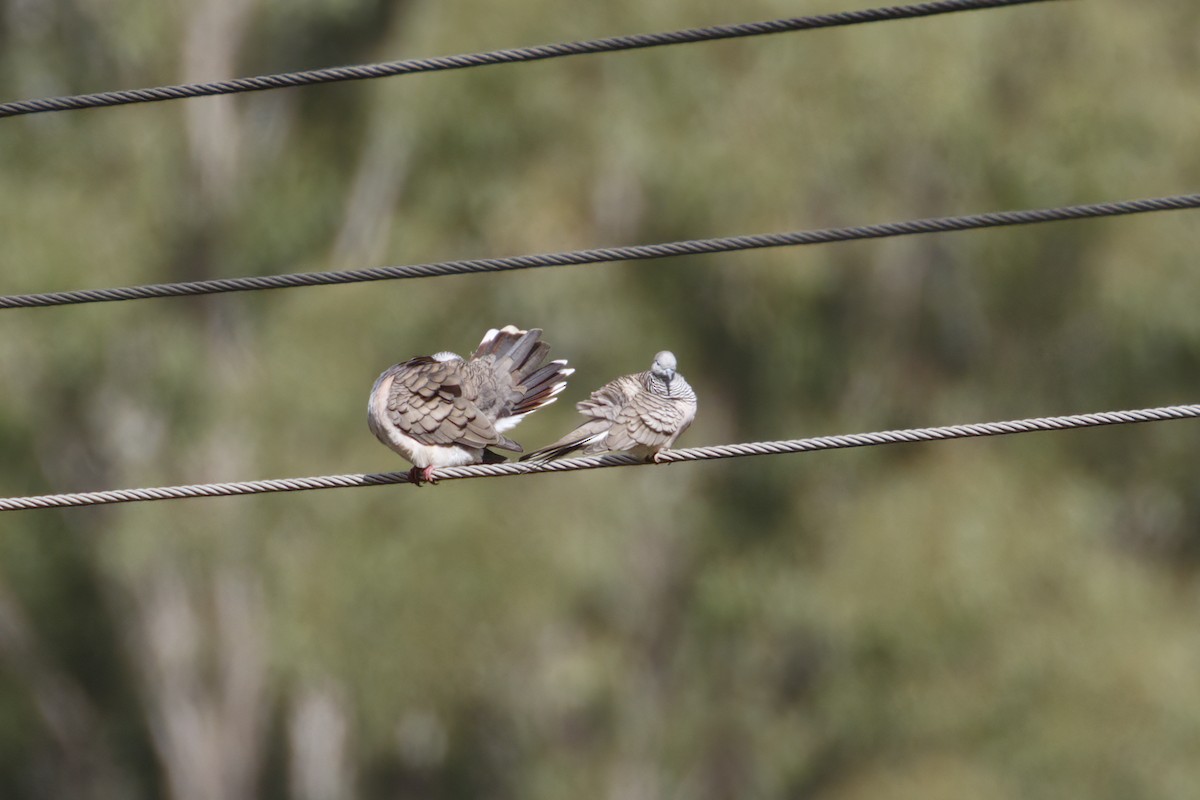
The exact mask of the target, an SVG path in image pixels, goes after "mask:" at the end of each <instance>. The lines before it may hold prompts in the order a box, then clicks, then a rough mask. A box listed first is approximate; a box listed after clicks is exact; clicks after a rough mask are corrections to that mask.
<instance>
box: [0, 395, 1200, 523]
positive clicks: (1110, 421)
mask: <svg viewBox="0 0 1200 800" xmlns="http://www.w3.org/2000/svg"><path fill="white" fill-rule="evenodd" d="M1196 417H1200V405H1180V406H1165V407H1162V408H1143V409H1139V410H1134V411H1101V412H1099V413H1095V414H1073V415H1068V416H1060V417H1037V418H1034V419H1018V420H1009V421H1006V422H980V423H974V424H967V425H945V426H942V427H936V428H910V429H907V430H895V431H877V432H873V433H852V434H846V435H841V436H817V437H814V438H809V439H788V440H784V441H775V442H747V443H744V444H725V445H713V446H709V447H688V448H683V449H680V450H666V451H663V452H662V453H660V454H659V460H660V461H661V462H663V463H674V462H677V461H706V460H710V459H717V458H741V457H747V456H765V455H777V454H782V453H807V452H812V451H816V450H841V449H845V448H849V447H871V446H876V445H884V444H897V443H901V442H929V441H944V440H948V439H964V438H970V437H979V436H1004V435H1007V434H1013V433H1031V432H1034V431H1054V430H1068V429H1072V428H1093V427H1098V426H1101V425H1128V424H1132V423H1137V422H1160V421H1165V420H1172V419H1194V418H1196ZM646 463H647V462H645V461H642V460H641V459H638V458H636V457H634V456H629V455H604V456H586V457H583V458H564V459H560V460H557V461H509V462H505V463H503V464H478V465H475V466H469V467H441V468H438V469H436V470H435V477H436V478H437V479H438V480H439V481H444V480H458V479H462V478H496V477H501V476H505V475H531V474H535V473H540V472H570V471H575V470H581V469H597V468H601V467H626V466H635V465H640V464H646ZM393 483H411V479H410V478H409V475H408V473H407V472H382V473H373V474H365V475H324V476H320V477H313V478H282V479H277V480H266V481H243V482H237V483H207V484H198V485H193V486H161V487H157V488H151V489H115V490H109V491H99V492H79V493H75V494H49V495H40V496H34V497H6V498H0V511H17V510H22V509H37V508H64V507H70V506H93V505H104V504H111V503H133V502H139V501H148V500H179V499H183V498H190V497H228V496H232V495H246V494H264V493H270V492H300V491H309V490H315V489H337V488H346V487H353V486H382V485H386V484H393Z"/></svg>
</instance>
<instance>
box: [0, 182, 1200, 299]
mask: <svg viewBox="0 0 1200 800" xmlns="http://www.w3.org/2000/svg"><path fill="white" fill-rule="evenodd" d="M1188 208H1200V194H1185V195H1174V196H1170V197H1153V198H1147V199H1142V200H1120V201H1116V202H1111V203H1092V204H1087V205H1076V206H1061V207H1057V208H1040V209H1028V210H1023V211H996V212H991V213H985V214H968V215H965V216H957V217H932V218H928V219H916V220H908V221H905V222H888V223H883V224H879V225H861V226H854V227H846V228H824V229H817V230H807V231H793V232H791V233H764V234H757V235H750V236H728V237H723V238H718V239H686V240H683V241H677V242H665V243H662V244H644V245H632V246H628V247H605V248H598V249H593V250H573V251H568V252H563V253H542V254H538V255H525V256H510V257H506V258H476V259H464V260H459V261H439V262H434V263H429V264H412V265H406V266H396V267H374V268H371V269H358V270H334V271H329V272H296V273H290V274H284V275H262V276H255V277H248V278H216V279H211V280H203V281H187V282H182V283H156V284H146V285H142V286H127V287H123V288H116V289H81V290H75V291H67V292H43V293H40V294H13V295H0V309H6V308H34V307H44V306H65V305H77V304H80V303H107V302H115V301H119V300H144V299H147V298H152V297H183V296H189V295H204V294H220V293H223V292H247V291H255V290H262V289H285V288H291V287H297V286H327V285H331V284H341V283H363V282H367V281H385V280H400V279H405V278H433V277H440V276H445V275H465V274H469V273H479V272H507V271H511V270H519V269H535V268H539V267H561V266H568V265H581V264H599V263H604V262H612V261H638V260H643V259H651V258H668V257H671V256H685V255H701V254H706V253H729V252H734V251H738V250H753V249H759V248H767V247H791V246H796V245H806V244H825V243H829V242H846V241H853V240H857V239H881V238H885V237H889V236H907V235H911V234H918V233H945V232H949V231H964V230H971V229H975V228H999V227H1004V226H1008V225H1030V224H1034V223H1040V222H1061V221H1064V220H1074V219H1089V218H1096V217H1115V216H1120V215H1125V214H1144V213H1148V212H1152V211H1177V210H1181V209H1188Z"/></svg>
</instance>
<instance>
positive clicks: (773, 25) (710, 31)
mask: <svg viewBox="0 0 1200 800" xmlns="http://www.w3.org/2000/svg"><path fill="white" fill-rule="evenodd" d="M1041 2H1047V0H938V1H937V2H929V3H916V4H913V5H906V6H889V7H884V8H869V9H863V10H861V11H844V12H840V13H836V14H819V15H815V16H807V17H793V18H790V19H775V20H767V21H764V22H746V23H739V24H734V25H713V26H709V27H703V28H688V29H685V30H678V31H667V32H663V33H641V34H632V35H628V36H613V37H609V38H604V39H589V40H586V41H579V42H561V43H558V44H544V45H537V46H534V47H518V48H512V49H508V50H493V51H490V52H486V53H464V54H462V55H454V56H441V57H436V58H414V59H406V60H403V61H389V62H385V63H380V64H363V65H359V66H347V67H329V68H325V69H314V70H305V71H302V72H285V73H280V74H276V75H260V76H258V77H253V78H236V79H234V80H228V81H213V82H211V83H189V84H180V85H177V86H160V87H156V88H147V89H131V90H127V91H114V92H98V93H95V94H81V95H73V96H69V97H47V98H41V99H35V100H19V101H14V102H9V103H0V117H15V116H19V115H22V114H40V113H44V112H47V111H68V110H73V109H80V108H98V107H101V106H120V105H129V104H131V103H153V102H158V101H161V100H178V99H181V98H185V97H206V96H212V95H220V94H236V93H241V92H260V91H264V90H267V89H282V88H286V87H291V86H311V85H314V84H319V83H336V82H340V81H356V80H365V79H367V78H385V77H390V76H394V75H411V74H414V73H419V72H440V71H443V70H452V69H467V68H469V67H483V66H489V65H493V64H513V63H518V62H523V61H542V60H545V59H548V58H561V57H564V56H575V55H585V54H592V53H611V52H616V51H619V50H638V49H642V48H647V47H659V46H662V45H671V44H688V43H691V42H706V41H715V40H718V39H736V38H741V37H745V36H762V35H765V34H771V33H786V32H791V31H804V30H815V29H818V28H832V27H837V26H842V25H860V24H863V23H867V22H882V21H885V20H896V19H913V18H916V17H929V16H934V15H937V14H949V13H952V12H956V11H973V10H978V9H986V8H998V7H1002V6H1016V5H1027V4H1030V3H1041Z"/></svg>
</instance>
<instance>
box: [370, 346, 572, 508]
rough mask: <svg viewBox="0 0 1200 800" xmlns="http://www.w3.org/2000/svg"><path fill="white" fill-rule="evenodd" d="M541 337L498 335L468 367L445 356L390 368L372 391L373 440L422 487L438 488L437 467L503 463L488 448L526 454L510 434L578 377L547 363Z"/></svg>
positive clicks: (458, 358) (546, 348) (560, 362)
mask: <svg viewBox="0 0 1200 800" xmlns="http://www.w3.org/2000/svg"><path fill="white" fill-rule="evenodd" d="M541 335H542V331H541V329H539V328H532V329H530V330H528V331H523V330H519V329H518V328H516V327H515V326H513V325H508V326H505V327H503V328H500V329H498V330H497V329H495V328H493V329H492V330H489V331H488V332H487V333H486V334H484V336H483V341H481V342H480V343H479V347H478V348H476V350H475V352H474V353H473V354H472V355H471V357H470V358H469V359H464V358H463V357H462V356H459V355H456V354H454V353H449V352H442V353H435V354H434V355H432V356H418V357H416V358H411V359H409V360H408V361H405V362H403V363H400V364H396V365H394V366H392V367H389V368H388V369H386V370H384V372H383V374H382V375H380V376H379V378H377V379H376V381H375V385H374V386H372V387H371V396H370V400H369V401H368V403H367V424H368V425H369V426H370V428H371V432H372V433H374V434H375V437H376V438H377V439H379V441H381V442H383V443H384V444H385V445H387V446H388V447H390V448H391V449H392V450H394V451H396V452H397V453H399V454H400V455H402V456H404V458H406V459H407V460H408V461H409V462H411V463H412V465H413V468H412V470H411V471H410V472H409V478H410V479H411V480H412V482H413V483H415V484H417V485H418V486H419V485H420V484H421V482H422V481H428V482H430V483H436V482H437V478H436V477H435V476H434V474H433V470H434V468H435V467H457V466H463V465H466V464H479V463H495V462H498V461H503V460H504V458H503V457H502V456H500V455H498V454H497V453H493V452H492V451H490V450H488V449H487V448H489V447H495V448H498V449H501V450H509V451H512V452H515V453H520V452H522V450H523V448H522V447H521V445H519V444H517V443H516V442H514V441H513V440H512V439H509V438H508V437H507V436H505V435H504V434H505V432H506V431H509V430H511V429H512V428H513V427H515V426H516V425H517V424H518V423H519V422H520V421H521V420H522V419H524V418H525V416H526V415H528V414H532V413H533V412H534V411H537V410H538V409H539V408H544V407H546V406H548V405H550V404H551V403H553V402H554V401H555V400H556V399H557V397H556V395H558V394H559V393H560V392H561V391H562V390H563V389H565V388H566V386H567V382H566V378H567V376H569V375H570V374H571V373H573V372H574V371H575V370H573V369H570V368H569V367H567V362H566V361H565V360H558V361H550V362H549V363H544V362H545V359H546V356H547V355H549V353H550V345H548V344H547V343H545V342H543V341H541Z"/></svg>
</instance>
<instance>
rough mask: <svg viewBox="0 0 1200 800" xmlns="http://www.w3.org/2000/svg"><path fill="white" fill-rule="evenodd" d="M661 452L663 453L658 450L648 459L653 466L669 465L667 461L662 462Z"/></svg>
mask: <svg viewBox="0 0 1200 800" xmlns="http://www.w3.org/2000/svg"><path fill="white" fill-rule="evenodd" d="M663 452H664V451H662V450H659V451H658V452H657V453H655V454H654V455H653V456H651V457H650V460H651V461H653V462H654V463H655V464H669V463H671V462H669V461H664V460H663V457H662V455H663Z"/></svg>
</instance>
